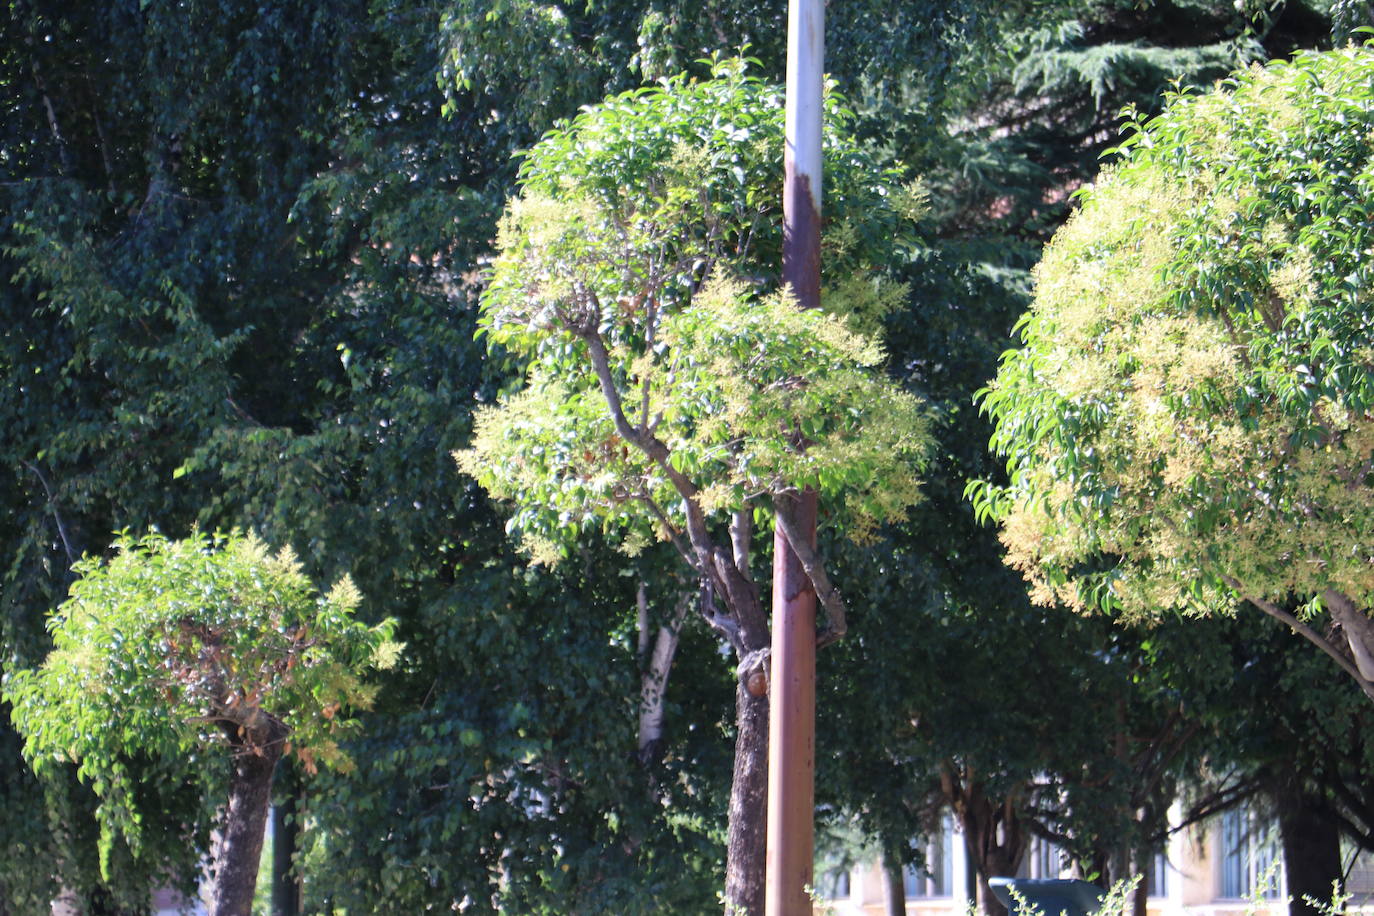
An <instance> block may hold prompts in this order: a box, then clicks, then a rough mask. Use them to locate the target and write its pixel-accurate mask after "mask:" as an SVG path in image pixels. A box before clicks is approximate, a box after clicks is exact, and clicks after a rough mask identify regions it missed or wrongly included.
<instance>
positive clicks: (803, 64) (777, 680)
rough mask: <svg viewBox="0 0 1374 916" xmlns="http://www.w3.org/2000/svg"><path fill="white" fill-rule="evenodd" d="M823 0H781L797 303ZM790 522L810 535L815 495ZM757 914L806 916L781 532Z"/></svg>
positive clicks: (804, 598)
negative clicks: (761, 904) (762, 882)
mask: <svg viewBox="0 0 1374 916" xmlns="http://www.w3.org/2000/svg"><path fill="white" fill-rule="evenodd" d="M824 10H825V7H824V2H823V0H789V3H788V17H787V119H786V133H787V141H786V151H785V153H784V162H785V177H784V182H783V255H782V277H783V282H785V283H786V284H787V285H789V286H790V287H791V288H792V291H793V293H795V294H796V297H797V302H798V305H800V306H801V307H802V308H819V307H820V304H821V271H820V263H821V262H820V258H821V245H820V232H821V225H820V222H821V112H822V105H821V88H822V87H821V84H822V72H823V68H822V61H823V59H824V54H825V38H824V36H825V12H824ZM798 500H799V503H800V504H799V506H798V510H799V511H798V516H799V517H798V522H799V523H800V524H799V527H803V528H804V530H805V531H807V532H809V534H810V537H811V538H812V539H813V540H814V539H815V532H816V494H815V492H814V491H810V490H808V491H806V492H805V493H802V494H801V495H800V496H799V497H798ZM769 692H770V697H769V738H768V866H767V868H768V873H767V882H766V904H765V910H766V913H767V916H809V914H810V913H811V902H810V899H809V898H808V896H807V893H806V889H807V888H808V887H809V886H811V885H812V884H813V876H812V860H813V857H814V854H815V852H814V849H815V840H814V833H815V821H814V819H815V771H816V593H815V591H814V590H813V589H812V587H811V583H810V581H809V580H808V579H807V577H806V573H805V572H804V571H803V570H802V567H801V563H800V562H798V560H797V558H796V556H795V555H794V554H793V553H792V549H791V547H789V546H788V543H787V538H786V537H785V536H784V535H783V533H782V531H781V530H780V529H779V530H775V531H774V533H773V653H772V676H771V677H770V678H769Z"/></svg>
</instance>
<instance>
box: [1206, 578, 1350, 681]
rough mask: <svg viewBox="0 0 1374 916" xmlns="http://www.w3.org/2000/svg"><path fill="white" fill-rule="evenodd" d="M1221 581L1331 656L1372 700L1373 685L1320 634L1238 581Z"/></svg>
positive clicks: (1224, 579) (1227, 579)
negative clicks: (1250, 591) (1254, 593)
mask: <svg viewBox="0 0 1374 916" xmlns="http://www.w3.org/2000/svg"><path fill="white" fill-rule="evenodd" d="M1221 580H1222V581H1223V582H1225V583H1226V584H1227V585H1228V586H1230V587H1231V589H1233V590H1234V591H1235V592H1236V594H1238V595H1240V596H1241V597H1242V598H1244V599H1245V600H1246V601H1249V602H1250V603H1251V604H1253V605H1254V606H1255V607H1257V608H1259V609H1260V610H1261V611H1264V613H1266V614H1268V615H1269V616H1270V617H1273V618H1274V619H1275V620H1279V621H1282V622H1283V623H1284V624H1286V625H1287V626H1289V627H1291V628H1292V629H1293V630H1295V631H1296V632H1298V633H1300V634H1301V635H1302V636H1303V637H1304V638H1305V639H1307V641H1308V642H1310V643H1312V645H1314V646H1316V647H1317V648H1318V649H1321V650H1322V651H1323V652H1325V653H1326V654H1327V655H1329V656H1331V658H1332V660H1333V661H1335V663H1336V664H1337V665H1339V666H1340V668H1341V670H1342V671H1344V672H1345V673H1346V674H1348V675H1350V676H1351V677H1353V678H1354V679H1355V683H1357V684H1359V685H1360V689H1361V690H1363V691H1364V693H1365V696H1367V697H1369V698H1370V699H1371V700H1374V683H1371V682H1370V681H1368V680H1366V679H1365V677H1364V675H1363V674H1361V673H1360V670H1359V669H1358V668H1356V667H1355V665H1354V664H1353V663H1351V661H1350V659H1348V658H1346V657H1345V656H1344V655H1342V654H1341V653H1340V651H1339V650H1337V649H1336V647H1335V646H1333V645H1332V644H1331V641H1330V640H1328V639H1327V638H1326V637H1324V636H1322V635H1321V634H1320V633H1318V632H1317V631H1316V630H1314V629H1312V628H1311V627H1310V626H1308V625H1307V624H1305V623H1303V622H1302V621H1301V620H1299V619H1298V618H1297V617H1294V616H1293V615H1292V614H1290V613H1288V612H1287V611H1285V610H1283V609H1282V608H1280V607H1278V606H1277V605H1275V604H1274V603H1273V602H1270V601H1266V600H1264V599H1263V598H1260V597H1259V596H1257V595H1252V594H1250V593H1249V592H1248V591H1247V590H1246V589H1245V586H1243V585H1242V584H1241V583H1240V580H1238V579H1235V578H1233V577H1231V576H1222V577H1221Z"/></svg>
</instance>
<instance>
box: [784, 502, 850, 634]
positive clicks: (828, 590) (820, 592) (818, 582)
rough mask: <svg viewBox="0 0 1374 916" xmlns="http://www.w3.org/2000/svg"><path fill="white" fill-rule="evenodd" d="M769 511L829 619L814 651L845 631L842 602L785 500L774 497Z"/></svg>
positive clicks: (847, 627)
mask: <svg viewBox="0 0 1374 916" xmlns="http://www.w3.org/2000/svg"><path fill="white" fill-rule="evenodd" d="M773 508H774V510H775V511H776V513H777V518H778V527H779V528H781V529H782V533H783V535H784V536H785V537H786V538H787V543H788V546H790V547H791V548H792V552H793V553H794V554H796V556H797V560H798V561H799V562H800V563H801V567H802V570H803V571H804V572H805V573H806V577H807V578H808V579H810V580H811V587H812V588H814V589H815V591H816V598H817V599H818V600H819V601H820V603H821V606H822V607H824V608H825V613H826V616H828V617H829V618H830V623H829V626H827V627H826V628H825V629H824V630H822V631H821V633H820V634H819V636H818V637H817V640H816V644H817V646H818V647H820V646H828V645H830V644H831V643H833V642H836V641H838V640H840V639H842V638H843V637H844V634H845V633H846V632H847V631H848V629H849V621H848V614H847V608H846V607H845V603H844V598H842V597H841V596H840V592H839V590H838V589H836V588H835V586H834V585H832V584H831V583H830V577H829V576H827V575H826V573H825V565H824V564H823V563H822V562H821V558H820V556H819V555H818V554H817V553H816V549H815V548H814V547H812V546H811V540H810V538H808V537H806V535H805V534H803V532H802V530H801V527H800V526H799V525H798V524H797V520H796V518H795V517H794V516H793V509H792V504H791V502H790V501H789V498H788V497H786V496H774V497H773Z"/></svg>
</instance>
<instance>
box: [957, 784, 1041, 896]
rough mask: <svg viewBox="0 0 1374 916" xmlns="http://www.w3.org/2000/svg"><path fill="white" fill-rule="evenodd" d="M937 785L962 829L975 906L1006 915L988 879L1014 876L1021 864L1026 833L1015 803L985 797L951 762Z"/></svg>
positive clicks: (979, 787)
mask: <svg viewBox="0 0 1374 916" xmlns="http://www.w3.org/2000/svg"><path fill="white" fill-rule="evenodd" d="M940 786H941V791H942V792H943V793H944V796H945V801H946V802H947V803H948V804H949V806H950V808H951V809H953V811H954V815H955V817H957V818H958V819H959V824H960V826H961V827H962V828H963V832H964V847H965V848H966V849H967V850H968V858H969V863H970V864H971V865H973V867H974V870H975V871H976V872H977V875H978V909H980V910H981V911H982V912H983V913H984V914H986V916H1007V908H1006V907H1004V906H1002V904H1001V902H1000V901H999V900H998V899H997V898H996V897H995V896H994V895H993V893H992V885H991V884H989V883H988V879H989V878H997V877H1011V876H1014V875H1015V874H1016V870H1017V869H1018V868H1020V867H1021V858H1022V856H1024V855H1025V852H1026V834H1025V831H1024V830H1023V829H1022V826H1021V819H1020V817H1019V816H1018V813H1017V810H1016V807H1015V805H1014V804H1013V803H1012V800H1011V799H1010V798H1007V799H1003V800H1002V801H1000V802H998V801H994V800H992V799H990V798H988V797H987V795H986V794H984V792H983V787H982V784H981V783H980V782H979V781H978V780H977V779H976V778H975V777H974V776H973V775H972V774H970V773H968V772H966V771H963V770H961V769H960V768H958V767H956V766H955V765H954V764H952V763H951V764H946V765H945V766H944V767H943V768H942V769H941V772H940Z"/></svg>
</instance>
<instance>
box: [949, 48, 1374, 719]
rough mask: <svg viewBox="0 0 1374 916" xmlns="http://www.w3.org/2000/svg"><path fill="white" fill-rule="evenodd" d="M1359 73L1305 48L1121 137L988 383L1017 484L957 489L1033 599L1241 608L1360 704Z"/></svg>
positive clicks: (1367, 598) (1370, 442)
mask: <svg viewBox="0 0 1374 916" xmlns="http://www.w3.org/2000/svg"><path fill="white" fill-rule="evenodd" d="M1371 73H1374V53H1372V52H1371V51H1370V50H1369V49H1368V48H1353V47H1352V48H1347V49H1345V50H1342V51H1337V52H1329V53H1325V54H1313V53H1304V54H1299V55H1297V56H1296V57H1295V58H1294V59H1293V61H1292V62H1291V63H1276V64H1272V65H1270V66H1269V67H1267V68H1262V69H1261V68H1255V69H1251V70H1249V71H1246V72H1243V73H1241V74H1239V75H1238V76H1236V77H1235V78H1234V79H1232V80H1230V81H1228V82H1226V83H1225V84H1223V85H1222V86H1221V87H1220V88H1219V89H1218V90H1217V91H1215V92H1213V93H1210V94H1206V95H1191V94H1184V95H1181V96H1178V97H1175V98H1174V99H1173V100H1172V102H1171V103H1170V105H1169V107H1168V109H1167V110H1166V111H1165V113H1164V114H1162V115H1161V116H1159V117H1158V118H1155V119H1153V120H1151V121H1149V122H1148V123H1145V124H1136V125H1134V132H1133V133H1132V134H1131V136H1129V137H1128V138H1127V140H1126V142H1125V144H1124V146H1123V148H1122V157H1121V161H1120V162H1119V163H1118V164H1116V165H1114V166H1112V167H1110V168H1109V169H1108V170H1107V171H1106V172H1105V174H1104V175H1103V176H1102V177H1101V179H1100V180H1099V181H1098V183H1097V184H1096V185H1095V187H1094V188H1093V189H1092V190H1091V191H1090V192H1089V193H1087V194H1086V195H1085V197H1084V202H1083V207H1082V209H1081V211H1080V212H1079V213H1078V214H1077V215H1075V217H1074V218H1073V219H1072V220H1071V221H1070V223H1069V224H1068V226H1066V227H1065V228H1064V229H1063V230H1062V231H1061V232H1060V233H1059V234H1058V235H1057V236H1056V238H1055V241H1054V242H1053V244H1052V245H1051V246H1050V247H1049V249H1048V250H1047V252H1046V256H1045V260H1044V261H1043V262H1042V264H1041V266H1040V267H1039V270H1038V274H1037V294H1036V301H1035V304H1034V306H1033V308H1032V311H1031V313H1030V314H1029V315H1028V316H1027V318H1026V319H1025V320H1024V323H1023V325H1022V330H1021V334H1022V339H1023V342H1024V347H1023V348H1022V349H1020V350H1018V351H1014V352H1012V353H1010V354H1008V355H1007V356H1006V357H1005V359H1004V361H1003V365H1002V368H1001V370H1000V371H999V373H998V377H997V380H996V381H995V382H994V383H993V385H992V386H991V387H990V388H989V389H988V391H987V392H986V393H985V394H984V397H983V404H984V407H985V409H986V410H987V411H988V412H989V413H990V414H991V415H992V417H993V419H994V421H995V423H996V431H995V433H994V436H993V445H994V447H995V448H996V449H997V450H998V451H999V452H1001V453H1002V454H1003V455H1005V456H1006V458H1007V462H1008V468H1009V470H1010V481H1009V483H1008V484H1007V485H1006V486H993V485H988V484H986V483H984V484H980V485H977V486H974V487H973V488H972V493H973V495H974V497H975V501H976V502H977V503H978V505H979V508H980V511H981V512H982V513H985V514H987V515H990V516H992V517H994V518H996V519H998V520H999V521H1000V522H1001V525H1002V535H1001V536H1002V540H1003V543H1004V544H1005V545H1006V546H1007V549H1008V556H1009V562H1010V563H1011V564H1012V565H1014V566H1015V567H1017V568H1018V569H1021V570H1022V571H1023V573H1024V574H1025V575H1026V577H1027V579H1028V580H1029V581H1030V582H1031V583H1032V586H1033V590H1034V596H1035V597H1036V599H1037V600H1040V601H1063V602H1065V603H1067V604H1069V605H1071V606H1074V607H1076V608H1079V609H1082V610H1089V609H1093V608H1106V609H1110V610H1112V611H1115V612H1119V613H1121V614H1123V615H1125V616H1127V617H1134V618H1141V617H1149V616H1151V615H1152V614H1154V613H1156V612H1158V611H1159V610H1161V609H1168V608H1186V609H1189V610H1191V611H1193V612H1196V613H1217V612H1227V611H1229V610H1230V609H1231V608H1233V607H1234V606H1235V604H1236V602H1238V601H1240V600H1248V601H1250V602H1251V603H1253V604H1255V605H1257V606H1258V607H1260V608H1261V609H1263V610H1264V611H1265V612H1266V613H1269V614H1270V615H1272V616H1274V617H1276V618H1278V619H1281V620H1283V621H1285V622H1286V623H1287V624H1288V625H1290V626H1292V627H1294V628H1295V629H1296V630H1298V631H1299V632H1301V633H1302V634H1303V635H1304V636H1306V637H1307V638H1308V639H1309V640H1311V641H1312V642H1314V643H1316V644H1317V645H1318V646H1320V647H1321V648H1322V649H1323V650H1324V651H1326V652H1327V653H1328V654H1330V655H1331V656H1332V657H1333V658H1334V659H1336V661H1337V662H1338V664H1340V665H1341V667H1342V668H1343V669H1344V670H1346V671H1347V673H1349V674H1350V675H1351V676H1352V677H1354V678H1355V679H1356V680H1357V681H1358V682H1359V683H1360V685H1361V687H1362V688H1363V689H1364V690H1365V692H1366V693H1368V694H1369V695H1370V696H1371V697H1374V621H1371V620H1370V618H1369V608H1370V607H1371V605H1374V575H1372V574H1371V570H1374V554H1371V552H1370V545H1371V544H1374V516H1371V514H1370V512H1369V508H1368V507H1369V503H1370V494H1371V487H1372V486H1374V476H1371V472H1372V471H1374V412H1371V411H1372V409H1374V408H1372V407H1371V405H1374V359H1372V358H1371V355H1374V333H1371V330H1370V329H1371V323H1370V317H1369V316H1370V308H1371V306H1370V300H1369V294H1368V290H1369V289H1370V282H1369V281H1370V277H1369V276H1368V273H1369V270H1370V266H1369V264H1368V263H1367V259H1365V258H1363V255H1362V253H1363V252H1364V250H1365V248H1366V247H1367V244H1368V232H1369V229H1368V226H1369V219H1368V203H1367V202H1368V200H1369V198H1370V193H1371V187H1370V185H1371V178H1370V174H1371V173H1370V171H1369V157H1370V144H1369V140H1368V137H1369V133H1368V131H1367V130H1365V129H1364V128H1363V127H1362V126H1361V125H1367V124H1370V123H1371V121H1372V120H1374V102H1372V101H1371V99H1374V94H1372V93H1371V90H1370V75H1371ZM1290 596H1296V597H1297V599H1298V601H1299V602H1300V603H1303V606H1302V607H1301V608H1300V610H1299V611H1298V613H1296V614H1294V613H1290V611H1289V610H1288V609H1287V608H1286V607H1285V605H1286V603H1287V602H1288V601H1289V599H1290ZM1323 608H1325V609H1326V610H1327V611H1329V612H1330V613H1331V615H1332V617H1333V618H1334V620H1335V621H1336V622H1337V623H1338V624H1339V625H1340V627H1341V629H1342V630H1343V632H1344V643H1345V644H1346V646H1347V647H1348V651H1349V652H1350V653H1352V654H1353V657H1354V661H1353V663H1352V661H1351V660H1350V659H1349V658H1348V657H1347V656H1346V655H1345V654H1344V653H1343V652H1342V650H1341V648H1340V647H1339V645H1338V644H1335V643H1333V642H1332V641H1331V640H1330V639H1328V638H1327V637H1326V636H1325V635H1323V634H1322V633H1319V632H1318V631H1317V630H1316V629H1314V628H1313V627H1312V626H1310V625H1309V623H1308V622H1307V621H1308V620H1310V619H1311V618H1312V617H1313V616H1314V615H1316V614H1317V613H1319V612H1320V610H1321V609H1323Z"/></svg>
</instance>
